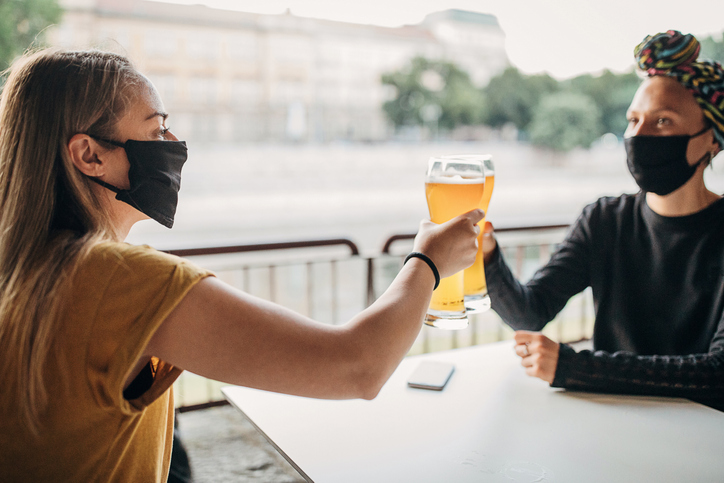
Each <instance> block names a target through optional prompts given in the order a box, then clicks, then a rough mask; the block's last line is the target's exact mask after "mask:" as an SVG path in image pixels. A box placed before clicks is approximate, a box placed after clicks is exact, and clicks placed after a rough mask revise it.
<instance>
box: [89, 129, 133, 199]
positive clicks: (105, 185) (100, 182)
mask: <svg viewBox="0 0 724 483" xmlns="http://www.w3.org/2000/svg"><path fill="white" fill-rule="evenodd" d="M88 136H90V137H91V138H93V139H95V140H96V141H101V142H104V143H108V144H111V145H113V146H117V147H119V148H123V149H126V144H125V143H120V142H118V141H114V140H112V139H106V138H101V137H98V136H94V135H92V134H88ZM88 178H90V180H91V181H93V182H94V183H97V184H99V185H101V186H103V187H104V188H108V189H109V190H111V191H113V192H114V193H116V194H118V193H120V192H121V191H122V190H121V189H120V188H116V187H115V186H113V185H112V184H108V183H106V182H105V181H103V180H102V179H100V178H96V177H95V176H88Z"/></svg>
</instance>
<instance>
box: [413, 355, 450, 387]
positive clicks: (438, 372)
mask: <svg viewBox="0 0 724 483" xmlns="http://www.w3.org/2000/svg"><path fill="white" fill-rule="evenodd" d="M454 371H455V366H454V365H452V364H451V363H449V362H440V361H422V362H421V363H420V365H418V366H417V367H416V368H415V370H414V371H413V373H412V375H411V376H410V379H409V380H408V381H407V385H408V386H410V387H415V388H418V389H430V390H432V391H442V389H443V388H444V387H445V384H447V381H449V380H450V376H452V373H453V372H454Z"/></svg>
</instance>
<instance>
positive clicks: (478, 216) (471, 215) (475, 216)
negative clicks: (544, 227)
mask: <svg viewBox="0 0 724 483" xmlns="http://www.w3.org/2000/svg"><path fill="white" fill-rule="evenodd" d="M461 216H463V217H467V218H468V219H469V220H470V221H471V222H473V223H475V224H477V223H478V222H479V221H481V220H482V219H483V218H485V212H484V211H483V210H481V209H479V208H478V209H474V210H471V211H468V212H467V213H464V214H463V215H461Z"/></svg>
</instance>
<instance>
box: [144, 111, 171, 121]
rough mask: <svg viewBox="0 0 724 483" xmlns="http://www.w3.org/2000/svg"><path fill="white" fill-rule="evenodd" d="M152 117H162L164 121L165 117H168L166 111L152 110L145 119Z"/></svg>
mask: <svg viewBox="0 0 724 483" xmlns="http://www.w3.org/2000/svg"><path fill="white" fill-rule="evenodd" d="M154 117H161V118H163V120H164V121H165V120H166V118H167V117H168V113H167V112H161V111H156V112H154V113H153V114H151V115H150V116H148V117H147V118H146V121H148V120H150V119H153V118H154Z"/></svg>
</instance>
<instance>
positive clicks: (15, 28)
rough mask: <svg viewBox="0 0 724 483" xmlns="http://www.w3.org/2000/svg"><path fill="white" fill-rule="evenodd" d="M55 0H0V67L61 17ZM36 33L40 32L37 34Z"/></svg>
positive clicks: (35, 40)
mask: <svg viewBox="0 0 724 483" xmlns="http://www.w3.org/2000/svg"><path fill="white" fill-rule="evenodd" d="M61 13H62V11H61V8H60V6H59V5H58V0H0V71H4V70H5V69H7V68H8V67H9V66H10V64H11V63H12V61H13V59H15V57H17V56H18V55H20V54H22V53H23V52H24V51H25V50H27V49H28V48H29V47H31V46H34V45H40V43H39V41H40V39H39V37H41V36H42V34H41V33H42V31H43V29H45V28H46V27H48V26H49V25H51V24H53V23H56V22H58V21H59V20H60V17H61ZM38 34H41V36H39V35H38Z"/></svg>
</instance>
